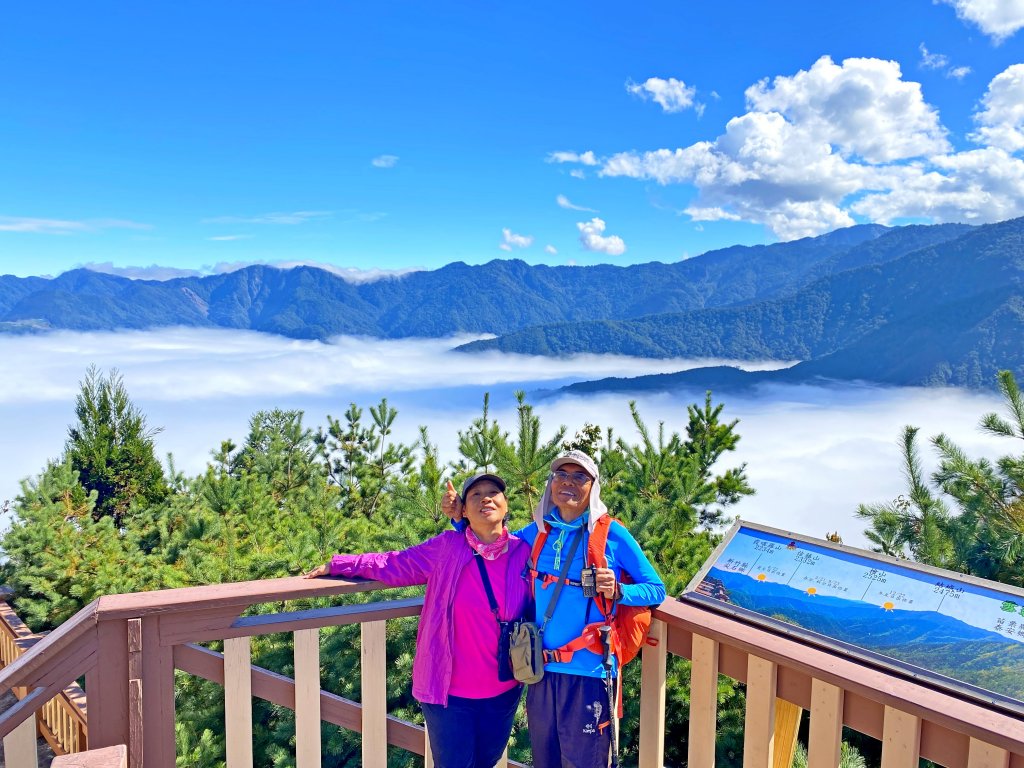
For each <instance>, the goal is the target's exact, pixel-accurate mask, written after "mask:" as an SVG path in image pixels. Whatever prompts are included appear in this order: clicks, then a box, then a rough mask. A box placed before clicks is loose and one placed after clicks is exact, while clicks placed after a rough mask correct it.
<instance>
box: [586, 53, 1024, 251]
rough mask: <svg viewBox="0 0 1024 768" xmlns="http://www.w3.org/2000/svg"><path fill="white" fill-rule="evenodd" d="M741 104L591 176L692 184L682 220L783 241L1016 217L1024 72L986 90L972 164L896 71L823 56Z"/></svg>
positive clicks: (1022, 208)
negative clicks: (716, 120) (854, 228)
mask: <svg viewBox="0 0 1024 768" xmlns="http://www.w3.org/2000/svg"><path fill="white" fill-rule="evenodd" d="M922 53H923V54H928V55H929V56H934V54H930V53H928V51H927V49H926V48H923V47H922ZM930 61H931V62H932V63H933V64H935V65H938V64H940V63H941V64H942V65H943V66H947V67H948V61H946V60H943V61H941V62H940V61H939V60H938V59H930ZM946 74H947V76H950V77H952V76H954V75H953V74H952V70H948V71H947V72H946ZM746 97H747V104H746V106H747V111H746V112H745V113H743V114H741V115H738V116H736V117H733V118H732V119H731V120H729V121H728V122H727V123H726V125H725V128H724V131H723V132H722V133H721V134H720V135H719V136H718V137H717V138H715V139H714V140H705V141H698V142H696V143H694V144H691V145H689V146H684V147H678V148H675V149H670V148H662V149H654V150H648V151H635V150H630V151H625V152H618V153H614V154H611V155H609V156H606V157H601V158H599V163H600V165H599V170H598V175H599V176H600V177H626V178H633V179H638V180H644V181H654V182H657V183H658V184H666V185H667V184H688V185H692V186H693V187H694V188H695V189H696V190H697V196H696V198H695V199H694V200H692V201H691V202H690V204H689V206H688V208H687V209H686V210H685V211H684V213H686V214H687V215H689V216H690V217H691V219H692V220H694V221H697V222H700V221H725V220H728V221H739V220H741V221H747V222H752V223H759V224H762V225H764V226H766V227H767V228H768V229H769V230H770V231H771V232H772V233H773V234H774V235H775V236H776V237H778V238H780V239H783V240H790V239H795V238H800V237H807V236H813V235H818V234H822V233H823V232H827V231H830V230H832V229H835V228H837V227H844V226H849V225H851V224H854V223H856V222H857V221H858V220H864V219H870V220H873V221H877V222H879V223H883V224H891V223H893V222H898V221H899V220H901V219H906V218H924V219H926V220H931V221H934V222H944V221H966V222H972V223H984V222H992V221H1000V220H1003V219H1006V218H1010V217H1013V216H1020V215H1022V214H1024V179H1022V174H1021V165H1022V161H1021V159H1020V158H1018V157H1016V156H1015V154H1014V153H1016V152H1018V151H1021V150H1024V107H1022V105H1024V65H1014V66H1011V67H1009V68H1008V69H1007V70H1006V71H1004V72H1003V73H1001V74H1000V75H998V76H996V77H995V78H994V79H993V81H992V83H991V84H990V86H989V89H988V92H987V93H986V95H985V97H984V98H983V99H982V100H981V103H980V104H979V108H978V111H977V113H976V115H975V123H976V130H975V131H974V132H973V133H972V134H970V136H969V138H970V139H972V140H973V141H975V142H976V143H978V144H980V145H982V146H981V147H980V148H979V149H972V150H968V151H956V150H954V148H953V147H952V145H951V144H950V142H949V140H948V138H947V136H948V133H947V130H946V128H945V127H944V126H943V125H942V123H941V122H940V120H939V114H938V111H937V110H936V109H935V108H934V107H933V106H932V105H930V104H929V103H928V102H927V101H926V100H925V98H924V96H923V94H922V91H921V86H920V84H919V83H916V82H912V81H908V80H905V79H904V78H903V75H902V72H901V70H900V66H899V64H898V63H896V62H893V61H883V60H880V59H846V60H845V61H843V62H842V63H841V64H837V63H835V62H833V61H832V59H830V58H829V57H827V56H825V57H822V58H820V59H819V60H818V61H816V62H815V63H814V64H813V66H811V67H810V68H809V69H807V70H801V71H799V72H797V73H796V74H794V75H790V76H778V77H775V78H772V79H767V78H766V79H764V80H762V81H760V82H758V83H756V84H754V85H753V86H751V87H750V88H748V89H747V91H746ZM855 217H860V218H859V219H858V218H855Z"/></svg>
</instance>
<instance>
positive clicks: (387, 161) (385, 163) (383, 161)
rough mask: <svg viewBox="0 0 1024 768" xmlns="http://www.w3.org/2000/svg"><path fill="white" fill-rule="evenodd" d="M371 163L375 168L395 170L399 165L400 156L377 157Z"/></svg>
mask: <svg viewBox="0 0 1024 768" xmlns="http://www.w3.org/2000/svg"><path fill="white" fill-rule="evenodd" d="M370 163H371V164H372V165H373V167H374V168H394V167H395V165H396V164H397V163H398V155H377V157H375V158H373V160H371V161H370Z"/></svg>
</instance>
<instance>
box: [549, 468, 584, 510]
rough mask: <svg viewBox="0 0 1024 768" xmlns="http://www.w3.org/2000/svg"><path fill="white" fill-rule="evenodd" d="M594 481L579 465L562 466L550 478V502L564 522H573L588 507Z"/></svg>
mask: <svg viewBox="0 0 1024 768" xmlns="http://www.w3.org/2000/svg"><path fill="white" fill-rule="evenodd" d="M593 486H594V479H593V478H592V477H591V476H590V474H589V473H588V472H587V471H586V470H585V469H584V468H583V467H581V466H580V465H579V464H563V465H562V466H560V467H559V468H558V469H556V470H555V472H554V476H553V477H552V478H551V500H552V501H553V502H554V503H555V506H556V507H558V510H559V512H561V513H562V519H563V520H565V521H566V522H569V521H571V520H575V519H576V518H577V517H579V516H580V515H582V514H583V513H584V512H586V510H587V507H589V506H590V489H591V488H593Z"/></svg>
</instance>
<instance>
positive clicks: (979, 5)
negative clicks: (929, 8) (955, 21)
mask: <svg viewBox="0 0 1024 768" xmlns="http://www.w3.org/2000/svg"><path fill="white" fill-rule="evenodd" d="M941 2H943V3H945V4H946V5H949V6H952V7H953V8H954V9H955V10H956V15H957V18H959V19H961V20H962V21H967V22H971V23H972V24H974V25H975V26H977V27H978V29H980V30H981V31H982V32H984V33H985V34H986V35H988V36H989V37H991V38H992V39H993V41H994V42H995V43H997V44H998V43H1001V42H1003V41H1004V40H1006V39H1007V38H1009V37H1012V36H1013V34H1014V33H1016V32H1017V30H1019V29H1020V28H1021V27H1024V0H941Z"/></svg>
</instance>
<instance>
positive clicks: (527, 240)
mask: <svg viewBox="0 0 1024 768" xmlns="http://www.w3.org/2000/svg"><path fill="white" fill-rule="evenodd" d="M531 245H533V235H517V234H516V233H515V232H513V231H512V230H511V229H509V228H508V227H505V228H503V229H502V230H501V243H500V244H499V245H498V247H499V248H501V250H503V251H511V250H512V249H513V248H529V247H530V246H531Z"/></svg>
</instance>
